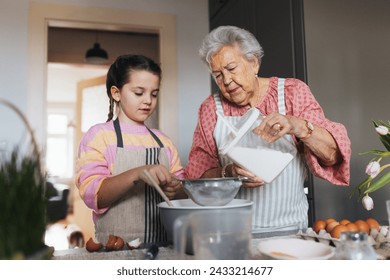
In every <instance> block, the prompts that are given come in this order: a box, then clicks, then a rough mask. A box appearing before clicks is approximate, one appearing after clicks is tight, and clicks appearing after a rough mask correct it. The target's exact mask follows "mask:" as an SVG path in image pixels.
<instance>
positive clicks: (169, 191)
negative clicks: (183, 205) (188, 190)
mask: <svg viewBox="0 0 390 280" xmlns="http://www.w3.org/2000/svg"><path fill="white" fill-rule="evenodd" d="M181 188H182V186H181V182H180V181H178V180H170V181H169V182H167V183H166V184H165V185H161V189H162V190H163V192H164V193H165V194H166V195H167V197H168V198H169V199H173V198H175V196H176V194H177V193H178V191H179V190H180V189H181Z"/></svg>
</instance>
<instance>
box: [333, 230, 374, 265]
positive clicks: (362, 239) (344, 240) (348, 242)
mask: <svg viewBox="0 0 390 280" xmlns="http://www.w3.org/2000/svg"><path fill="white" fill-rule="evenodd" d="M335 258H336V259H339V260H376V259H377V254H376V252H375V250H374V248H373V247H372V246H371V245H370V243H369V241H368V235H367V233H365V232H350V231H345V232H342V233H341V235H340V243H339V245H338V246H337V247H336V254H335Z"/></svg>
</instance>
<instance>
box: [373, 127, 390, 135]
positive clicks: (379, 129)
mask: <svg viewBox="0 0 390 280" xmlns="http://www.w3.org/2000/svg"><path fill="white" fill-rule="evenodd" d="M375 130H376V132H378V133H379V134H380V135H387V133H389V129H388V128H387V127H386V126H383V125H378V126H377V127H375Z"/></svg>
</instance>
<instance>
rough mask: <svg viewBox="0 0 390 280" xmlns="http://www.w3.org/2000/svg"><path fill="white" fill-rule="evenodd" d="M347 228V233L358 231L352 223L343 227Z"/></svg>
mask: <svg viewBox="0 0 390 280" xmlns="http://www.w3.org/2000/svg"><path fill="white" fill-rule="evenodd" d="M345 226H346V227H347V228H348V231H353V232H357V231H359V228H358V227H357V225H355V224H354V223H349V224H346V225H345Z"/></svg>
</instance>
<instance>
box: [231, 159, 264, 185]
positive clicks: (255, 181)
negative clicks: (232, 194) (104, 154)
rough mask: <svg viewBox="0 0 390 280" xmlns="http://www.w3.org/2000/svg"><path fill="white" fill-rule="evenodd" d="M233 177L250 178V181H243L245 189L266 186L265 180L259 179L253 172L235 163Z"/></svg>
mask: <svg viewBox="0 0 390 280" xmlns="http://www.w3.org/2000/svg"><path fill="white" fill-rule="evenodd" d="M232 175H233V177H248V178H249V180H248V181H243V182H242V186H243V187H245V188H257V187H261V186H263V185H264V184H265V182H264V180H263V179H261V178H259V177H257V176H256V175H255V174H253V173H252V172H250V171H248V170H246V169H244V168H242V167H240V166H238V165H236V164H234V163H233V166H232Z"/></svg>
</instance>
